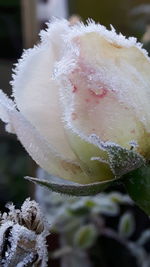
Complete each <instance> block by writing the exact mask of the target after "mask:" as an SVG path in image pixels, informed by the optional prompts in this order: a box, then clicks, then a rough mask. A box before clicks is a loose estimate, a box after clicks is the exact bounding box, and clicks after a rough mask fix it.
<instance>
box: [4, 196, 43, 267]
mask: <svg viewBox="0 0 150 267" xmlns="http://www.w3.org/2000/svg"><path fill="white" fill-rule="evenodd" d="M7 208H8V209H9V212H8V213H4V214H1V215H0V266H3V267H13V266H17V267H23V266H41V267H46V266H47V249H46V236H47V235H48V224H47V223H46V221H44V219H43V216H42V214H41V211H40V208H39V206H38V204H37V203H36V202H35V201H30V199H26V200H25V202H24V203H23V205H22V207H21V209H20V210H18V209H15V206H14V205H13V204H8V205H7Z"/></svg>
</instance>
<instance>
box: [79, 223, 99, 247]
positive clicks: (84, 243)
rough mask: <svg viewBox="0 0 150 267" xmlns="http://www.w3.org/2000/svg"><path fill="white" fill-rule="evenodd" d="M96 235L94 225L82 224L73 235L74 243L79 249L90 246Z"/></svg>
mask: <svg viewBox="0 0 150 267" xmlns="http://www.w3.org/2000/svg"><path fill="white" fill-rule="evenodd" d="M96 237H97V230H96V228H95V227H94V225H92V224H89V225H84V226H82V227H81V228H80V229H79V230H78V231H77V232H76V233H75V236H74V244H75V245H76V246H77V247H78V248H81V249H87V248H90V247H91V246H92V245H93V244H94V241H95V240H96Z"/></svg>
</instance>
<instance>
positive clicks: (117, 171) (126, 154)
mask: <svg viewBox="0 0 150 267" xmlns="http://www.w3.org/2000/svg"><path fill="white" fill-rule="evenodd" d="M90 140H91V142H92V143H93V144H95V145H97V146H98V147H99V148H100V149H102V150H104V151H107V153H108V160H107V162H108V164H109V165H110V167H111V169H112V171H113V173H114V175H115V176H116V178H117V177H121V176H122V175H124V174H126V173H128V172H130V171H132V170H135V169H137V168H140V167H141V166H142V165H144V164H145V159H144V158H143V157H142V156H141V155H140V154H139V153H137V152H135V151H134V149H131V150H129V149H126V148H123V147H121V146H119V145H118V144H115V143H111V142H102V141H101V140H100V139H99V138H98V137H97V136H96V135H95V134H93V135H91V136H90ZM132 145H133V142H132ZM132 148H133V147H132ZM96 160H99V161H101V159H98V158H97V159H96Z"/></svg>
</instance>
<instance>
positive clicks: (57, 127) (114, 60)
mask: <svg viewBox="0 0 150 267" xmlns="http://www.w3.org/2000/svg"><path fill="white" fill-rule="evenodd" d="M14 72H15V74H14V75H13V81H12V87H13V97H14V102H15V103H13V102H12V100H9V99H8V98H7V97H6V96H4V94H3V93H2V92H1V95H0V103H1V106H0V116H1V118H2V120H3V121H4V122H6V123H7V130H9V131H10V132H13V133H15V134H16V135H17V137H18V139H19V140H20V141H21V143H22V144H23V146H24V147H25V149H26V150H27V151H28V153H29V154H30V155H31V157H32V158H33V159H34V160H35V161H36V162H37V164H38V165H40V166H41V167H42V168H43V169H45V170H46V171H47V172H48V173H51V174H53V175H55V176H58V177H61V178H64V179H67V180H70V181H73V182H76V183H79V184H87V185H80V186H79V187H78V185H76V187H75V185H72V187H71V185H70V186H69V185H65V186H64V188H63V186H60V185H57V184H54V185H51V183H49V185H48V184H47V186H49V187H51V188H52V187H53V188H52V189H53V190H56V191H60V192H65V193H67V192H69V193H70V194H81V195H84V194H93V193H96V192H98V191H100V190H102V189H103V188H104V187H105V186H106V185H107V184H109V182H112V181H115V180H116V179H118V178H121V177H122V176H123V175H125V174H127V173H129V172H131V171H134V170H136V169H138V168H140V167H141V166H142V165H143V164H145V163H146V162H148V160H149V158H150V142H149V135H150V107H149V102H150V60H149V58H148V55H147V53H146V51H145V50H144V49H142V48H141V44H139V43H137V41H136V39H135V38H133V37H130V38H128V39H127V38H125V37H124V36H123V35H122V34H117V33H116V32H115V30H114V29H113V28H112V29H111V30H107V29H106V28H105V27H104V26H101V25H100V24H95V23H94V22H93V21H89V22H88V24H87V25H84V24H83V23H77V24H76V25H70V24H69V22H67V21H65V20H55V21H54V22H52V23H50V24H48V28H47V30H46V31H42V32H41V42H40V44H39V45H37V46H35V47H34V48H32V49H29V50H27V51H25V52H24V53H23V56H22V58H21V59H20V60H19V63H18V64H17V65H16V68H15V70H14ZM35 181H36V180H35ZM41 183H42V182H41ZM92 186H93V187H92ZM68 190H70V191H68Z"/></svg>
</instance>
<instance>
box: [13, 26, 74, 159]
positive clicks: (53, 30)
mask: <svg viewBox="0 0 150 267" xmlns="http://www.w3.org/2000/svg"><path fill="white" fill-rule="evenodd" d="M67 30H68V26H67V22H66V21H64V22H62V21H61V22H59V21H58V22H55V23H54V24H51V27H50V29H48V30H47V32H43V33H42V43H41V44H40V45H39V46H37V47H35V48H33V49H30V50H29V51H27V52H25V53H24V55H23V58H22V59H21V60H20V62H19V64H18V65H17V67H16V70H15V71H16V75H14V81H13V82H12V84H13V91H14V97H15V101H16V103H17V107H18V108H19V110H20V111H21V113H22V114H23V115H24V116H25V117H26V118H27V119H28V120H29V121H30V122H31V123H32V124H33V125H34V126H35V127H36V129H37V130H38V131H39V132H40V134H41V135H43V137H44V138H45V139H46V141H47V142H48V143H49V144H51V145H53V146H54V148H55V149H56V150H57V151H58V153H59V154H61V155H63V156H64V157H65V158H66V159H68V160H75V158H76V157H75V155H74V153H73V152H72V150H71V149H70V146H69V145H68V141H67V138H66V136H65V133H64V129H63V125H62V114H61V107H60V103H59V90H58V86H57V85H56V82H55V81H54V80H53V78H52V76H53V71H54V62H55V61H56V60H58V59H59V58H60V56H61V53H62V50H63V47H64V43H63V37H62V32H63V33H64V32H66V31H67Z"/></svg>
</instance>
